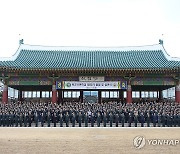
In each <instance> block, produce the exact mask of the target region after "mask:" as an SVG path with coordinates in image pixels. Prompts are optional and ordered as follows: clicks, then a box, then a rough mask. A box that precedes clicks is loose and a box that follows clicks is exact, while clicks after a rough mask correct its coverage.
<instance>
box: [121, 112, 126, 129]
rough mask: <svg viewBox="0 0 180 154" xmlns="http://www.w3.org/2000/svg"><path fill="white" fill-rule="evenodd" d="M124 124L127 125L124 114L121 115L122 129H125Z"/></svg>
mask: <svg viewBox="0 0 180 154" xmlns="http://www.w3.org/2000/svg"><path fill="white" fill-rule="evenodd" d="M124 123H125V117H124V113H122V114H121V124H122V127H124Z"/></svg>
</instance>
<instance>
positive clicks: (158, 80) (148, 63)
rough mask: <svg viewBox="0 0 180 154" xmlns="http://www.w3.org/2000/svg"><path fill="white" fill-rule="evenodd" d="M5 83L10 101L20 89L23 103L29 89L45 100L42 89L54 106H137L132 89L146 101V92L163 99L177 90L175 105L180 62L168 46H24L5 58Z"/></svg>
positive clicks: (0, 65) (1, 66)
mask: <svg viewBox="0 0 180 154" xmlns="http://www.w3.org/2000/svg"><path fill="white" fill-rule="evenodd" d="M0 79H1V80H2V82H3V84H4V88H3V97H2V101H3V102H4V103H7V102H8V87H11V88H14V89H17V90H18V91H19V96H18V99H19V100H23V91H40V97H42V91H49V93H51V96H52V97H51V101H52V102H53V103H56V102H57V103H61V102H63V101H67V99H68V100H71V99H72V100H77V101H81V102H82V101H86V99H87V98H88V101H97V102H102V101H103V100H104V99H106V100H108V99H109V100H110V99H113V100H117V101H126V102H127V103H132V102H133V100H132V91H139V94H140V98H141V91H157V93H158V99H162V91H163V90H165V89H168V88H171V87H176V88H175V101H176V102H180V59H179V58H172V57H170V56H169V55H168V54H167V52H166V50H165V49H164V47H163V44H162V43H160V44H155V45H148V46H136V47H52V46H36V45H26V44H23V43H21V44H20V46H19V48H18V50H17V52H16V53H15V54H14V55H13V56H12V57H10V58H0ZM124 92H126V95H127V97H126V99H125V98H124ZM94 96H95V97H94ZM102 96H103V97H102ZM110 96H114V97H110ZM93 99H94V100H93ZM96 99H97V100H96Z"/></svg>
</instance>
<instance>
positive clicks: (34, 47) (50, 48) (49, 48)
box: [21, 44, 159, 51]
mask: <svg viewBox="0 0 180 154" xmlns="http://www.w3.org/2000/svg"><path fill="white" fill-rule="evenodd" d="M21 46H24V49H26V50H47V51H56V50H63V51H70V50H71V51H72V50H73V51H76V50H77V51H95V50H100V51H101V50H102V51H103V50H107V51H111V50H112V51H114V50H117V51H132V50H133V51H135V50H139V51H142V50H155V49H156V50H158V49H157V47H158V46H159V44H153V45H142V46H45V45H29V44H22V45H21Z"/></svg>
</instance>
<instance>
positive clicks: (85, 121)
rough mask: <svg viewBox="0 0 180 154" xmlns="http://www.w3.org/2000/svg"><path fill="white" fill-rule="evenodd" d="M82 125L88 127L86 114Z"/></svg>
mask: <svg viewBox="0 0 180 154" xmlns="http://www.w3.org/2000/svg"><path fill="white" fill-rule="evenodd" d="M84 123H85V127H88V114H87V113H86V114H85V115H84Z"/></svg>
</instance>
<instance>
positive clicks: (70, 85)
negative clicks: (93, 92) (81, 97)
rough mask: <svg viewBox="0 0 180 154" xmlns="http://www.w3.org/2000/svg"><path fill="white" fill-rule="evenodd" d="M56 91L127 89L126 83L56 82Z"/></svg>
mask: <svg viewBox="0 0 180 154" xmlns="http://www.w3.org/2000/svg"><path fill="white" fill-rule="evenodd" d="M56 89H127V82H126V81H103V82H80V81H63V82H62V84H61V82H59V81H57V82H56Z"/></svg>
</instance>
